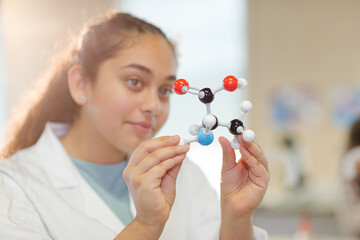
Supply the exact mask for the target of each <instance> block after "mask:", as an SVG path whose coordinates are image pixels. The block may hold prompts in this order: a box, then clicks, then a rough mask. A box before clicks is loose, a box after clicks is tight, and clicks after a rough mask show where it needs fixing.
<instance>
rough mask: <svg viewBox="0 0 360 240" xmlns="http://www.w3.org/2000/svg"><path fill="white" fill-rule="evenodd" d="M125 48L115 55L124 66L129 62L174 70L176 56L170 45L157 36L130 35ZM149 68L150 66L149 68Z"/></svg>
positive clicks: (146, 34) (144, 34)
mask: <svg viewBox="0 0 360 240" xmlns="http://www.w3.org/2000/svg"><path fill="white" fill-rule="evenodd" d="M126 41H127V44H126V47H124V48H122V49H120V50H119V51H117V53H116V54H115V56H114V57H115V58H117V59H118V60H119V61H120V60H121V61H122V62H123V63H124V64H128V63H129V62H132V63H137V64H141V65H142V64H145V65H146V66H149V65H153V67H161V68H174V69H175V68H176V56H175V53H174V49H173V48H172V47H171V45H170V43H169V42H168V41H167V40H166V39H165V38H164V37H163V36H161V35H159V34H152V33H141V34H132V35H130V36H129V38H127V39H126ZM149 67H150V66H149Z"/></svg>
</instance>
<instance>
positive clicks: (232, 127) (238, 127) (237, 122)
mask: <svg viewBox="0 0 360 240" xmlns="http://www.w3.org/2000/svg"><path fill="white" fill-rule="evenodd" d="M246 86H247V81H246V80H245V79H243V78H239V79H237V78H236V77H234V76H231V75H230V76H227V77H226V78H225V79H224V80H223V84H222V86H221V87H219V88H217V89H215V90H211V89H210V88H203V89H201V90H200V89H196V88H193V87H189V83H188V82H187V81H186V80H185V79H178V80H176V81H175V83H174V85H173V89H174V91H175V93H177V94H179V95H184V94H186V93H191V94H194V95H197V96H198V97H199V100H200V101H201V102H202V103H204V104H205V105H206V110H207V114H206V115H205V117H204V118H203V120H202V124H201V125H197V124H192V125H191V126H190V127H189V132H190V134H191V135H193V136H194V137H192V138H189V139H181V140H180V143H179V144H180V145H183V144H188V143H191V142H198V143H200V144H201V145H204V146H206V145H209V144H211V143H212V142H213V141H214V134H213V133H212V130H214V129H216V128H217V127H218V126H222V127H226V128H227V129H228V130H229V131H230V133H231V134H232V135H233V136H234V138H233V140H232V141H231V146H232V148H233V149H238V148H239V147H240V144H239V141H238V140H237V138H236V135H239V134H242V135H243V138H244V140H245V141H247V142H251V141H253V140H254V138H255V133H254V132H253V131H252V130H249V129H246V130H245V127H244V124H243V122H242V119H243V117H244V116H245V113H247V112H249V111H250V110H251V108H252V104H251V102H250V101H247V100H245V101H243V102H241V104H240V109H241V112H242V113H241V114H240V116H239V118H238V119H234V120H232V121H230V122H229V123H223V122H220V121H218V118H217V117H216V116H215V115H213V114H212V113H211V109H210V104H211V102H212V101H213V100H214V98H215V94H216V93H217V92H220V91H221V90H224V89H225V90H227V91H229V92H233V91H235V90H236V89H238V88H239V89H241V88H245V87H246Z"/></svg>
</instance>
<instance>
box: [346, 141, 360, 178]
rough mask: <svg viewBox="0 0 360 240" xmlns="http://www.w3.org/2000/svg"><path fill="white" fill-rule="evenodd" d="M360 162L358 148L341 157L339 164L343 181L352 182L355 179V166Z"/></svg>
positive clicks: (359, 149) (359, 148) (359, 150)
mask: <svg viewBox="0 0 360 240" xmlns="http://www.w3.org/2000/svg"><path fill="white" fill-rule="evenodd" d="M359 161H360V147H355V148H352V149H350V150H349V151H348V152H347V153H346V154H345V155H344V157H343V159H342V163H341V175H342V176H343V177H344V178H345V180H348V181H349V180H352V179H354V178H355V177H356V174H357V168H356V164H357V162H359Z"/></svg>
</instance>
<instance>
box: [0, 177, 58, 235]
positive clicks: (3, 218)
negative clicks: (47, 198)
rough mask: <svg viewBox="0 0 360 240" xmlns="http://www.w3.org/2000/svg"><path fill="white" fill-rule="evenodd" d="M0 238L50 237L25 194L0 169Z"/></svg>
mask: <svg viewBox="0 0 360 240" xmlns="http://www.w3.org/2000/svg"><path fill="white" fill-rule="evenodd" d="M0 226H1V228H0V239H8V240H11V239H14V240H15V239H29V240H32V239H34V240H35V239H44V240H46V239H48V240H50V239H52V238H51V237H50V234H49V233H48V231H47V229H46V227H45V225H44V223H43V222H42V219H41V217H40V215H39V214H38V212H37V211H36V209H35V207H34V206H33V204H32V203H31V201H30V200H29V199H28V198H27V196H26V194H25V193H24V192H23V191H22V189H21V188H20V187H19V186H18V185H17V184H16V182H15V181H14V180H13V179H11V178H10V177H9V176H8V175H7V174H6V173H4V172H2V171H1V170H0Z"/></svg>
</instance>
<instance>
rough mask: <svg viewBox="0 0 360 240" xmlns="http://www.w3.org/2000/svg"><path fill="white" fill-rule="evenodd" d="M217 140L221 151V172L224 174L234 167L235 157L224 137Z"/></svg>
mask: <svg viewBox="0 0 360 240" xmlns="http://www.w3.org/2000/svg"><path fill="white" fill-rule="evenodd" d="M218 140H219V143H220V145H221V148H222V151H223V166H222V170H221V171H222V172H223V173H224V172H226V171H227V170H229V169H231V168H233V167H234V166H235V165H236V155H235V151H234V149H233V148H232V147H231V143H230V142H229V140H227V139H226V138H224V137H219V139H218Z"/></svg>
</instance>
